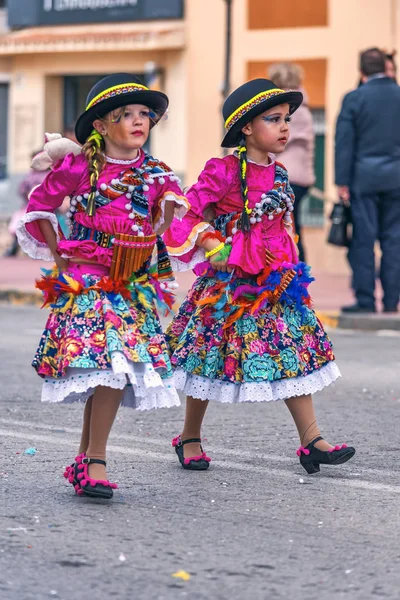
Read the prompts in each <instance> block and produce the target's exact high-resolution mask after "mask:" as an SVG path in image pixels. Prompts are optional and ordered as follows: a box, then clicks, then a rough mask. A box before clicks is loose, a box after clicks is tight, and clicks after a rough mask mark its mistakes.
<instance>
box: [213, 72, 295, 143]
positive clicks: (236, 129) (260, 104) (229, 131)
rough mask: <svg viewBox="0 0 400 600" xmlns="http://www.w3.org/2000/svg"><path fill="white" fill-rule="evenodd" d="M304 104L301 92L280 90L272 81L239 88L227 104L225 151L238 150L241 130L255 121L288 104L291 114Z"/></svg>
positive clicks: (244, 85) (257, 80)
mask: <svg viewBox="0 0 400 600" xmlns="http://www.w3.org/2000/svg"><path fill="white" fill-rule="evenodd" d="M302 102H303V94H302V93H301V92H294V91H293V92H292V91H288V92H285V90H281V89H279V88H277V87H276V85H275V84H274V82H273V81H270V80H269V79H253V80H252V81H248V82H247V83H244V84H243V85H241V86H240V87H238V88H237V90H235V91H234V92H232V94H230V96H228V98H227V99H226V100H225V102H224V106H223V107H222V115H223V117H224V122H225V129H226V135H225V137H224V139H223V140H222V144H221V146H222V147H223V148H235V147H236V146H239V145H240V142H241V139H242V136H243V133H242V128H243V127H244V126H245V125H246V123H249V122H250V121H251V120H252V119H254V118H255V117H257V115H260V114H261V113H263V112H265V111H266V110H268V109H270V108H272V107H273V106H277V105H279V104H286V103H287V104H289V107H290V109H289V112H290V114H292V113H294V111H295V110H297V109H298V108H299V106H300V104H301V103H302Z"/></svg>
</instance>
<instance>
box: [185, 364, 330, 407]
mask: <svg viewBox="0 0 400 600" xmlns="http://www.w3.org/2000/svg"><path fill="white" fill-rule="evenodd" d="M340 376H341V374H340V371H339V367H338V366H337V364H336V362H334V361H332V362H329V363H328V364H327V365H325V366H323V367H321V369H318V371H314V373H311V374H310V375H306V376H305V377H294V378H292V379H290V378H288V379H282V380H280V381H272V382H268V381H266V382H261V383H242V384H235V383H230V382H229V381H220V380H216V379H208V378H207V377H201V376H199V375H192V374H191V373H188V372H187V371H184V369H181V368H178V369H176V371H175V373H174V381H175V386H176V388H177V389H178V390H182V391H183V392H184V393H185V394H186V395H188V396H193V398H199V399H200V400H216V401H217V402H227V403H230V404H236V403H239V402H272V401H275V400H286V399H288V398H292V397H294V396H302V395H306V394H314V393H315V392H318V391H320V390H322V389H323V388H324V387H326V386H328V385H330V384H331V383H333V382H334V381H335V380H336V379H337V378H338V377H340Z"/></svg>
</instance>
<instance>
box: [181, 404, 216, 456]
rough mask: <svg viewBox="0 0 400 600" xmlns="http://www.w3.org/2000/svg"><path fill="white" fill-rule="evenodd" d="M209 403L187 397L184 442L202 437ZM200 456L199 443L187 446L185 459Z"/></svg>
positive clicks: (183, 432)
mask: <svg viewBox="0 0 400 600" xmlns="http://www.w3.org/2000/svg"><path fill="white" fill-rule="evenodd" d="M208 403H209V401H208V400H199V399H198V398H192V396H187V398H186V414H185V424H184V426H183V431H182V440H189V439H191V438H200V437H201V433H200V432H201V425H202V423H203V419H204V415H205V414H206V410H207V407H208ZM200 454H201V450H200V444H199V443H192V444H185V446H184V456H185V458H192V457H193V456H199V455H200Z"/></svg>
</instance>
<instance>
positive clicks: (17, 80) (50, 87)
mask: <svg viewBox="0 0 400 600" xmlns="http://www.w3.org/2000/svg"><path fill="white" fill-rule="evenodd" d="M149 61H154V62H155V63H156V64H157V65H158V66H160V67H161V68H163V69H164V70H165V78H164V79H165V86H164V90H165V92H166V93H167V94H168V96H169V98H170V105H171V108H170V111H169V118H168V119H167V120H164V121H162V122H161V123H160V124H159V125H158V126H157V127H156V128H155V129H154V131H153V132H152V134H151V135H152V152H154V154H155V155H156V156H160V157H162V158H163V160H165V161H167V162H170V163H171V166H172V167H173V168H174V169H175V170H176V171H177V172H178V173H181V174H183V173H185V171H186V155H187V152H186V146H185V140H186V133H185V124H186V118H185V110H186V107H185V102H184V98H185V88H186V75H185V61H184V57H183V54H182V52H181V51H167V52H161V51H154V52H124V53H119V52H109V53H107V52H103V53H102V54H101V60H100V59H99V54H97V53H89V52H88V53H81V54H78V53H65V54H59V55H57V60H54V55H51V54H31V55H19V56H15V57H14V58H13V60H12V71H13V76H12V82H11V89H10V124H11V127H10V154H9V168H10V172H11V173H12V174H16V173H21V172H24V171H26V170H27V168H28V167H29V164H30V154H31V152H32V150H34V149H36V148H40V147H41V145H43V134H44V132H45V131H50V132H54V131H62V128H63V102H64V99H63V77H64V76H65V75H80V74H81V75H85V74H96V73H99V74H100V73H101V74H102V73H105V72H106V73H107V72H110V73H112V72H115V71H116V70H118V71H128V72H143V71H144V65H145V64H146V62H149ZM83 109H84V107H82V110H83ZM21 140H24V143H21Z"/></svg>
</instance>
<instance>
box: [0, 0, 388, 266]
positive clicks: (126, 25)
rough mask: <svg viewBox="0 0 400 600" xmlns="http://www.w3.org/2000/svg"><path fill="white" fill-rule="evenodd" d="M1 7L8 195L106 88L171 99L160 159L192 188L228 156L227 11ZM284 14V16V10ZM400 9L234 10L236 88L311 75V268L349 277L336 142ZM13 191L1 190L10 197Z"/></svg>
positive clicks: (156, 0)
mask: <svg viewBox="0 0 400 600" xmlns="http://www.w3.org/2000/svg"><path fill="white" fill-rule="evenodd" d="M6 4H7V2H6V1H4V0H3V1H2V0H0V108H1V110H0V120H1V123H0V179H3V183H1V182H0V194H1V189H5V187H4V186H5V185H6V183H5V182H9V181H10V182H12V181H13V180H15V179H16V178H18V176H19V175H20V174H21V173H23V172H25V171H26V169H27V168H28V166H29V162H30V155H31V153H32V152H33V151H34V150H36V149H38V148H40V147H41V145H42V142H43V133H44V132H45V131H63V130H65V129H66V128H69V127H70V126H71V125H73V123H74V121H75V119H76V116H77V115H78V114H79V112H80V111H81V110H83V108H84V103H85V97H86V94H87V92H88V90H89V88H90V87H91V85H92V84H93V82H94V81H96V79H98V78H99V77H101V76H102V75H105V74H108V73H110V72H115V71H128V72H132V73H135V74H137V75H139V76H140V77H142V78H143V79H144V80H145V81H147V82H148V84H149V85H150V86H152V87H159V88H162V89H163V90H164V91H165V92H166V93H167V94H168V96H169V98H170V110H169V118H168V120H166V121H163V122H162V123H160V124H159V126H158V127H157V128H156V129H155V130H154V132H153V133H152V136H151V147H150V149H151V151H152V152H153V153H154V154H155V155H157V156H159V157H162V159H163V160H165V161H166V162H169V163H170V164H171V166H172V167H173V168H174V169H175V171H176V172H177V173H179V174H180V175H181V176H183V180H184V182H185V184H186V185H189V184H190V183H192V182H193V181H195V180H196V178H197V175H198V173H199V172H200V170H201V169H202V167H203V165H204V163H205V162H206V160H207V159H208V158H210V157H211V156H219V155H221V154H222V152H221V148H220V140H221V137H222V119H221V116H220V115H221V104H222V101H223V98H222V91H221V90H222V87H223V79H224V65H225V34H226V6H227V3H226V0H168V1H165V0H11V2H10V1H9V2H8V12H7V7H6V6H5V5H6ZM283 7H284V8H283ZM399 41H400V0H302V2H298V0H286V2H285V3H284V4H282V2H279V1H278V0H232V56H231V59H232V60H231V65H232V66H231V87H232V88H234V87H236V86H238V85H240V84H241V83H243V82H244V81H246V80H247V79H250V78H253V77H260V76H262V77H264V76H266V72H267V68H268V65H269V64H271V63H272V62H276V61H281V60H285V61H296V62H298V63H300V64H301V65H302V66H303V68H304V71H305V75H306V78H305V87H306V89H307V92H308V95H309V98H310V107H311V109H312V111H313V115H314V121H315V128H316V133H317V155H316V171H317V189H316V190H314V193H313V197H312V198H311V200H310V201H309V203H308V210H307V214H306V215H305V217H306V219H307V222H308V223H309V228H308V229H307V231H306V244H307V247H308V249H309V258H310V262H311V263H312V264H313V265H314V266H316V267H317V268H324V269H327V270H330V271H332V272H340V271H343V270H344V269H346V264H345V260H344V256H343V254H342V252H341V251H340V250H337V249H330V248H329V247H327V246H326V245H325V243H324V240H325V237H326V219H325V221H324V218H323V217H324V215H326V214H327V213H328V212H329V210H330V205H331V202H332V201H333V200H334V199H335V189H334V186H333V183H332V182H333V136H334V127H335V120H336V116H337V113H338V110H339V108H340V103H341V98H342V96H343V94H344V93H346V92H347V91H349V90H350V89H352V88H354V87H355V86H356V85H357V79H358V74H357V63H358V54H359V51H360V50H362V49H364V48H366V47H369V46H379V47H382V48H387V49H388V50H392V49H396V48H397V47H398V45H399ZM1 186H2V187H1Z"/></svg>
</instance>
